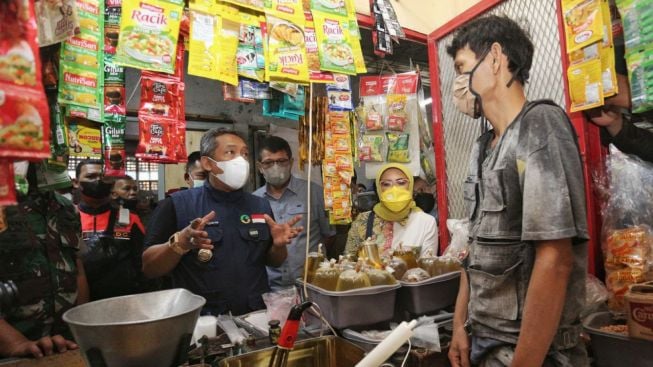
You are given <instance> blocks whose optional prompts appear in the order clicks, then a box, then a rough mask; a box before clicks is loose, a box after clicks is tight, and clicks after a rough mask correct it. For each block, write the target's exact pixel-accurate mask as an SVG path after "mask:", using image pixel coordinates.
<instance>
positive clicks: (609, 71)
mask: <svg viewBox="0 0 653 367" xmlns="http://www.w3.org/2000/svg"><path fill="white" fill-rule="evenodd" d="M600 53H601V75H602V82H603V97H604V98H607V97H611V96H614V95H615V94H617V93H619V89H618V85H617V70H616V68H615V55H614V47H601V51H600Z"/></svg>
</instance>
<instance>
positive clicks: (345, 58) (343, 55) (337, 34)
mask: <svg viewBox="0 0 653 367" xmlns="http://www.w3.org/2000/svg"><path fill="white" fill-rule="evenodd" d="M313 18H314V22H315V31H316V33H317V41H318V49H319V52H320V67H321V69H322V70H326V71H333V72H336V73H342V74H350V75H355V74H356V65H355V64H354V54H353V51H352V47H351V39H350V37H349V28H348V24H347V23H348V21H347V20H346V19H342V18H339V17H333V16H329V15H325V14H321V13H315V14H313Z"/></svg>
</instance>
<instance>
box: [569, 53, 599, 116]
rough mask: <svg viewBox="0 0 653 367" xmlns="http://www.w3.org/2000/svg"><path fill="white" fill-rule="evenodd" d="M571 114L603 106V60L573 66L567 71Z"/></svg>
mask: <svg viewBox="0 0 653 367" xmlns="http://www.w3.org/2000/svg"><path fill="white" fill-rule="evenodd" d="M567 77H568V80H569V95H570V97H571V108H570V110H571V112H576V111H582V110H587V109H590V108H594V107H598V106H601V105H603V86H602V79H603V75H602V72H601V60H596V59H594V60H590V61H587V62H583V63H580V64H576V65H571V66H570V67H569V69H568V70H567Z"/></svg>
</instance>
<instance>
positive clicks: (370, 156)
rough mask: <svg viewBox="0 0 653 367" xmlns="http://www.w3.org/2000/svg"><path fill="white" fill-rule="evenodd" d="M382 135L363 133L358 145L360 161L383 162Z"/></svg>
mask: <svg viewBox="0 0 653 367" xmlns="http://www.w3.org/2000/svg"><path fill="white" fill-rule="evenodd" d="M384 139H385V138H384V137H383V135H363V136H362V137H361V142H360V145H359V147H358V160H360V161H361V162H383V153H382V149H383V141H384Z"/></svg>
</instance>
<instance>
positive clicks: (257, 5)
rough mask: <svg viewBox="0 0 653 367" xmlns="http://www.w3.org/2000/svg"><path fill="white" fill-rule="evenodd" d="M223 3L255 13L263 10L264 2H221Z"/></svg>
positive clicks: (242, 0)
mask: <svg viewBox="0 0 653 367" xmlns="http://www.w3.org/2000/svg"><path fill="white" fill-rule="evenodd" d="M222 1H223V2H225V3H229V4H234V5H238V6H242V7H243V8H247V9H252V10H256V11H263V10H265V1H263V0H222Z"/></svg>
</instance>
